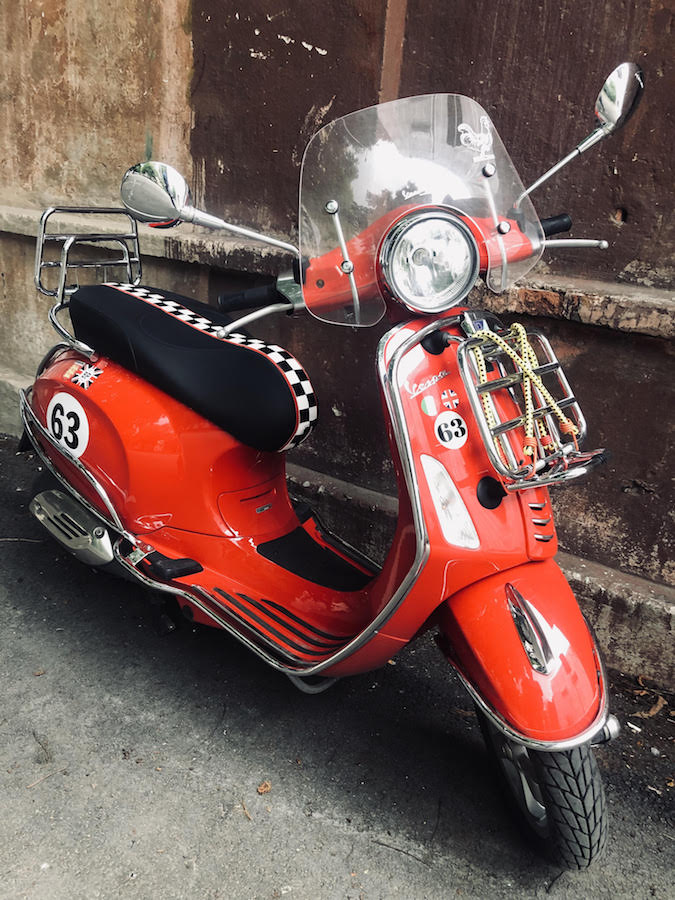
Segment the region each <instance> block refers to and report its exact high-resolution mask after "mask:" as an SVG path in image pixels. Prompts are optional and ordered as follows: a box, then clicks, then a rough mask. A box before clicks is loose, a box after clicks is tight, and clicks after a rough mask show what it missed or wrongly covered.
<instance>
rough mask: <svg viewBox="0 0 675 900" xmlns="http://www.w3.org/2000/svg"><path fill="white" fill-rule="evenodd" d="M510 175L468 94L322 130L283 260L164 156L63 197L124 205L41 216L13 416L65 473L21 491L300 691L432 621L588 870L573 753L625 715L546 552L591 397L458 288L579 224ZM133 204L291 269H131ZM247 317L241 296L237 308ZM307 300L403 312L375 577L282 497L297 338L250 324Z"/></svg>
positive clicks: (583, 806) (539, 800) (391, 361)
mask: <svg viewBox="0 0 675 900" xmlns="http://www.w3.org/2000/svg"><path fill="white" fill-rule="evenodd" d="M639 86H640V72H639V70H637V69H636V67H632V66H627V65H626V64H624V66H623V67H620V68H619V69H618V70H616V71H615V72H614V73H612V75H611V76H610V79H609V80H608V82H607V84H606V85H605V88H603V92H601V95H600V98H599V99H598V104H597V106H596V109H597V108H598V107H599V106H601V99H602V97H603V96H604V95H607V96H610V95H611V96H612V97H613V98H616V97H617V93H619V94H620V91H618V88H621V90H623V95H622V96H623V99H621V98H620V100H619V102H620V107H621V108H620V109H618V108H617V109H616V110H615V111H614V112H613V114H612V116H611V121H610V119H609V118H608V123H609V124H603V125H602V126H601V127H600V128H599V129H598V130H597V131H599V132H602V134H600V137H602V136H603V135H604V134H605V133H608V132H609V131H610V130H611V128H613V127H616V125H617V124H619V123H620V121H621V120H622V119H625V118H626V116H627V114H628V112H629V111H630V109H631V108H632V107H633V106H634V105H635V102H636V99H637V96H638V95H639ZM594 134H595V135H597V132H594ZM597 139H598V137H597V136H596V137H594V138H593V141H592V142H595V140H597ZM589 141H590V139H587V142H585V143H587V144H588V146H590V143H589ZM579 146H580V147H582V145H579ZM582 149H585V146H584V147H583V148H582ZM576 152H577V151H575V153H576ZM578 152H581V150H579V149H578ZM572 155H574V154H572ZM572 155H571V156H572ZM571 156H570V158H571ZM556 168H557V167H554V169H556ZM528 194H529V191H525V190H524V188H523V186H522V184H521V182H520V180H519V178H518V176H517V174H516V171H515V169H514V167H513V164H512V163H511V160H510V159H509V157H508V155H507V153H506V151H505V149H504V147H503V145H502V143H501V141H500V139H499V137H498V135H497V133H496V131H495V129H494V126H493V124H492V123H491V121H490V119H489V117H488V116H487V114H486V113H485V111H484V110H483V109H482V108H481V107H480V106H478V104H476V103H475V102H473V101H472V100H469V99H468V98H466V97H461V96H459V95H453V94H435V95H429V96H425V97H413V98H409V99H405V100H397V101H393V102H391V103H386V104H382V105H380V106H376V107H372V108H370V109H366V110H362V111H360V112H356V113H352V114H351V115H348V116H345V117H344V118H342V119H338V120H337V121H335V122H333V123H331V124H330V125H328V126H326V127H325V128H323V129H322V130H321V131H320V132H319V133H318V134H317V135H316V136H315V137H314V138H313V140H312V141H311V142H310V144H309V146H308V148H307V151H306V153H305V157H304V161H303V168H302V175H301V189H300V205H301V220H300V249H299V251H298V250H296V248H295V247H293V246H292V245H290V244H286V243H284V242H282V241H277V240H275V239H273V238H268V237H266V236H264V235H259V234H257V233H256V232H251V231H249V230H247V229H242V228H238V227H237V226H233V225H231V224H228V223H226V222H223V221H222V220H220V219H217V218H215V217H213V216H210V215H208V214H207V213H204V212H201V211H199V210H196V209H194V208H193V207H191V206H190V205H189V193H188V190H187V185H186V184H185V182H184V181H183V179H182V178H181V176H179V175H178V173H176V172H175V171H174V170H173V169H171V168H170V167H168V166H166V165H164V164H161V163H144V164H140V165H138V166H135V167H133V168H132V169H130V170H129V172H127V174H126V175H125V177H124V180H123V183H122V198H123V202H124V204H125V210H126V211H125V210H101V209H77V210H74V212H77V213H78V214H86V215H89V216H91V217H92V220H93V219H94V217H97V216H98V217H99V218H100V217H110V216H113V215H115V216H121V215H125V216H127V219H126V220H125V224H124V227H123V228H122V229H121V230H118V231H115V232H111V231H110V230H107V229H106V230H101V229H100V230H99V231H95V230H94V231H92V232H88V233H86V234H77V233H70V232H67V231H65V232H64V230H63V229H59V228H57V229H56V230H54V225H53V223H54V222H58V219H59V217H60V216H61V215H62V214H64V213H67V212H69V211H68V210H62V209H50V210H47V211H46V212H45V214H44V215H43V218H42V224H41V230H40V236H39V241H38V252H37V257H36V283H37V286H38V288H39V289H40V290H41V291H43V292H44V293H47V294H50V295H52V296H54V297H56V305H55V306H54V308H53V309H52V311H51V314H50V317H51V320H52V323H53V324H54V326H55V328H56V329H57V331H58V332H59V334H60V335H61V337H62V342H61V343H59V344H58V345H57V346H56V347H54V348H53V349H52V350H51V351H50V352H49V354H48V355H47V357H46V358H45V360H44V361H43V363H42V364H41V366H40V368H39V371H38V374H37V377H36V380H35V383H34V384H33V386H32V388H31V389H30V390H29V391H26V392H24V393H23V394H22V398H21V408H22V415H23V420H24V425H25V433H26V436H27V437H28V439H29V440H30V443H31V444H32V446H33V447H35V449H36V450H37V452H38V454H39V455H40V457H41V458H42V460H43V461H44V463H45V465H46V467H47V469H48V470H49V473H50V474H51V476H52V478H54V479H55V480H56V486H51V487H49V488H48V489H46V490H40V491H39V492H38V493H37V494H36V496H35V497H34V498H33V500H32V502H31V511H32V512H33V514H34V515H35V516H36V517H37V518H38V520H39V521H40V522H41V523H42V524H43V525H44V526H45V528H46V529H47V530H48V531H49V532H50V533H51V534H52V535H53V536H54V537H55V538H56V539H57V540H58V541H59V542H60V543H61V544H62V545H63V546H65V547H66V548H67V549H68V550H70V551H71V552H72V553H74V554H75V555H76V556H77V557H78V558H80V559H81V560H82V561H83V562H85V563H87V564H88V565H94V566H99V567H102V568H108V569H112V570H113V571H115V572H117V573H118V574H121V575H123V576H124V577H127V578H132V579H135V580H137V581H139V582H141V583H142V584H145V585H147V586H149V587H152V588H154V589H156V590H157V591H159V592H162V593H163V594H164V595H166V596H167V597H168V598H172V599H173V598H175V599H177V601H178V604H179V605H180V607H181V609H182V611H183V613H184V614H185V615H186V616H187V617H188V618H190V619H191V620H194V621H197V622H200V623H204V624H208V625H213V626H216V627H219V628H223V629H224V630H226V631H228V632H229V633H230V634H233V635H234V636H236V637H237V638H238V639H239V640H240V641H242V642H243V643H244V644H246V645H247V646H248V647H249V648H251V649H252V650H253V651H255V652H256V653H257V654H258V655H259V656H261V657H262V658H263V659H265V660H266V661H267V662H268V663H269V664H270V665H272V666H273V667H274V668H276V669H278V670H279V671H281V672H283V673H285V674H286V675H288V677H289V678H290V679H291V680H292V681H293V683H294V684H295V685H296V686H298V687H300V688H302V689H303V690H307V691H310V692H318V691H320V690H323V689H325V688H326V687H328V686H330V685H331V684H332V683H333V682H334V681H335V679H337V678H341V677H343V676H346V675H351V674H356V673H359V672H364V671H367V670H370V669H373V668H376V667H378V666H381V665H383V664H385V663H386V662H387V660H389V659H390V658H391V657H392V656H394V655H395V654H396V653H397V652H398V651H399V650H400V649H401V648H402V647H404V646H406V644H408V643H409V642H410V641H411V640H412V639H413V638H415V637H416V636H418V635H419V634H420V633H423V632H425V631H427V630H429V629H435V630H436V631H437V635H438V643H439V645H440V647H441V649H442V650H443V652H444V654H445V655H446V657H447V658H448V660H449V661H450V663H451V664H452V666H453V667H454V669H455V670H456V671H457V673H458V674H459V677H460V678H461V680H462V682H463V683H464V684H465V686H466V688H467V689H468V691H469V693H470V694H471V696H472V697H473V699H474V701H475V703H476V706H477V709H478V713H479V717H480V720H481V723H482V727H483V730H484V734H485V737H486V741H487V745H488V748H489V749H490V751H491V753H492V754H493V755H494V757H495V758H496V760H497V762H498V764H499V771H500V772H501V775H502V777H503V779H504V782H505V784H506V785H507V786H508V788H509V789H510V791H511V794H512V797H513V799H514V801H515V803H516V806H517V808H518V810H519V814H520V815H521V817H522V818H523V820H524V821H525V823H526V824H527V825H528V827H529V829H530V832H531V835H532V837H533V839H534V840H535V842H537V843H538V844H539V845H540V847H541V849H542V850H544V851H545V852H547V853H549V854H552V855H553V856H554V857H555V858H556V859H557V860H558V861H559V862H562V863H563V864H565V865H568V866H571V867H583V866H587V865H589V864H590V862H591V861H592V860H593V859H594V858H595V857H596V856H597V855H598V854H599V853H600V852H601V850H602V848H603V845H604V843H605V840H606V812H605V801H604V795H603V791H602V784H601V781H600V777H599V774H598V771H597V768H596V766H595V763H594V760H593V756H592V751H591V744H592V743H594V742H600V741H605V740H607V739H609V738H610V737H612V736H614V734H615V733H616V730H617V723H616V720H615V719H614V718H613V717H612V716H609V715H608V709H607V693H606V685H605V680H604V676H603V671H602V664H601V662H600V658H599V655H598V651H597V648H596V646H595V644H594V641H593V638H592V636H591V634H590V632H589V629H588V627H587V625H586V622H585V620H584V618H583V616H582V614H581V612H580V610H579V608H578V606H577V603H576V600H575V598H574V596H573V594H572V592H571V590H570V588H569V586H568V584H567V582H566V580H565V578H564V577H563V575H562V574H561V572H560V570H559V569H558V567H557V565H556V563H555V562H554V560H553V557H554V555H555V552H556V549H557V541H556V533H555V529H554V525H553V519H552V512H551V506H550V501H549V495H548V487H549V486H550V485H556V484H563V483H566V482H568V481H570V480H572V479H576V478H577V477H579V476H581V475H583V474H585V473H586V472H587V471H588V470H589V469H590V468H592V467H593V466H594V465H596V464H597V463H599V462H601V461H602V459H603V452H602V451H594V452H584V451H582V450H581V449H580V446H581V444H582V441H583V438H584V435H585V423H584V420H583V416H582V414H581V411H580V409H579V406H578V404H577V402H576V400H575V398H574V395H573V394H572V391H571V389H570V387H569V384H568V383H567V380H566V378H565V375H564V373H563V371H562V368H561V366H560V363H559V362H558V360H557V359H556V357H555V355H554V353H553V351H552V349H551V347H550V345H549V343H548V342H547V341H546V339H545V338H544V337H543V336H542V335H540V334H538V333H536V332H532V331H527V330H526V329H525V328H524V327H522V326H520V325H514V326H512V327H511V328H508V329H507V328H504V327H503V326H502V325H501V323H500V322H499V321H498V320H497V319H496V318H495V317H494V316H492V315H491V314H489V313H486V312H481V311H475V310H471V309H469V308H467V307H466V305H465V304H464V301H465V299H466V297H467V295H468V293H469V291H470V290H471V287H472V286H473V284H474V282H475V280H476V278H477V277H478V276H479V275H480V276H481V277H483V278H485V279H486V281H487V284H488V286H489V287H490V288H492V289H493V290H503V289H504V288H505V287H506V286H507V285H508V284H510V283H511V282H512V281H513V280H514V279H515V278H517V277H520V276H522V275H523V274H524V273H525V272H526V271H527V270H529V269H530V268H531V267H532V266H533V265H534V264H535V262H536V261H537V260H538V258H539V256H540V255H541V253H542V251H543V249H544V247H545V244H546V239H545V235H546V233H547V232H548V233H549V234H550V233H554V232H555V231H558V230H564V229H565V228H567V227H569V220H568V218H567V217H564V216H563V217H554V219H552V220H545V221H544V223H543V227H542V223H541V222H540V220H539V218H538V217H537V214H536V213H535V211H534V208H533V207H532V204H531V202H530V199H529V196H528ZM70 212H73V210H70ZM136 220H141V221H145V222H150V223H151V224H153V225H155V226H164V227H166V226H169V225H173V224H177V223H178V222H181V221H187V222H195V223H197V224H199V225H204V226H207V227H212V228H224V229H227V230H229V231H234V232H235V233H239V234H243V235H245V236H249V237H256V238H259V239H261V240H265V241H267V242H268V243H272V244H274V245H276V246H279V247H281V249H284V250H288V251H289V252H290V253H292V254H294V256H295V257H296V263H297V265H296V278H295V279H293V278H289V277H285V278H282V279H279V280H278V282H277V284H276V286H274V287H273V288H270V289H267V288H265V289H263V290H262V291H260V290H258V289H256V290H254V291H253V292H244V294H242V295H237V296H236V297H229V298H225V299H224V300H223V301H222V303H221V306H222V309H220V310H217V309H215V308H213V307H211V306H208V305H206V304H204V303H200V302H198V301H196V300H192V299H189V298H186V297H183V296H180V295H178V294H175V293H172V292H170V291H166V290H156V289H155V288H152V287H142V286H140V281H141V267H140V255H139V251H138V235H137V229H136ZM570 243H578V242H570ZM588 243H594V244H595V245H597V244H598V242H588ZM52 248H56V251H57V252H56V255H54V253H53V251H52ZM92 248H94V249H95V248H99V250H103V251H104V252H102V254H101V255H100V258H97V259H94V260H92ZM83 250H84V251H85V252H84V255H83V256H78V253H80V252H81V251H83ZM83 266H85V267H87V268H88V269H92V268H94V269H96V268H97V267H98V268H100V269H102V268H103V267H105V268H106V269H107V270H109V269H110V268H111V267H114V266H120V267H121V270H122V273H123V274H122V280H121V281H116V282H106V283H97V284H93V285H89V286H85V287H78V286H77V285H75V284H71V280H72V273H73V272H74V270H76V269H78V268H80V267H83ZM50 271H51V272H52V273H53V274H55V275H56V276H57V279H58V281H57V283H56V284H55V285H54V284H52V285H51V286H50V285H49V284H48V279H49V273H50ZM270 301H272V302H271V303H270ZM65 308H67V309H68V311H69V314H70V319H71V323H72V333H71V331H69V330H67V329H66V328H65V327H64V326H63V324H62V323H61V321H60V319H59V314H60V313H61V311H62V310H63V309H65ZM241 309H253V311H251V312H249V313H248V314H247V315H244V316H242V317H240V318H238V319H236V320H234V321H232V319H231V317H230V316H231V313H232V312H234V311H237V310H241ZM302 309H307V310H308V311H309V312H310V313H312V314H313V315H314V316H316V317H318V318H320V319H323V320H324V321H327V322H331V323H333V324H340V325H349V326H354V327H359V326H371V325H374V324H376V323H377V322H378V321H379V320H380V319H381V318H382V316H383V315H384V314H385V313H386V314H388V315H389V316H390V318H391V320H392V322H393V323H395V324H393V327H392V328H391V329H390V330H389V331H388V332H387V333H386V334H385V335H384V337H383V338H382V340H381V342H380V346H379V350H378V359H377V374H378V377H379V384H380V390H381V394H382V398H383V403H384V408H385V415H386V421H387V427H388V430H389V436H390V442H391V450H392V455H393V459H394V463H395V466H396V470H397V475H398V488H399V507H400V508H399V519H398V525H397V529H396V533H395V536H394V539H393V543H392V546H391V548H390V551H389V553H388V555H387V557H386V560H385V562H384V564H383V566H382V567H381V568H379V567H377V566H376V565H374V564H373V563H372V562H370V561H369V560H368V559H366V558H365V557H364V556H362V555H361V554H360V553H359V552H358V551H356V550H355V549H354V548H353V547H351V546H349V545H347V544H346V543H344V542H343V541H341V540H340V539H338V538H337V537H336V536H335V535H333V534H331V533H329V532H328V531H327V530H326V529H325V528H324V527H323V526H322V525H321V523H320V521H319V520H318V519H317V518H316V516H315V515H314V514H313V513H312V512H311V511H310V510H308V509H302V508H299V507H298V506H297V505H294V504H293V502H292V501H291V500H290V498H289V495H288V492H287V487H286V479H285V456H284V453H285V451H286V450H289V449H291V448H293V447H295V446H297V445H298V444H299V443H300V442H301V441H302V440H305V439H306V438H307V437H308V436H309V434H310V433H311V430H312V427H313V425H314V423H315V422H316V419H317V409H318V407H317V402H316V398H315V395H314V392H313V389H312V386H311V382H310V380H309V377H308V375H307V373H306V372H305V370H304V368H303V367H302V366H301V365H300V363H299V362H298V361H297V360H296V359H295V358H294V357H293V356H292V355H291V354H290V353H288V352H287V351H285V350H283V349H282V348H281V347H278V346H275V345H268V344H265V343H264V342H262V341H260V340H257V339H256V338H254V337H251V336H250V334H249V333H248V331H247V330H245V329H246V328H247V327H248V326H249V325H250V324H251V323H252V322H254V321H255V320H256V319H257V318H260V317H261V316H262V315H268V314H270V313H276V312H284V313H289V312H291V313H295V312H300V311H301V310H302ZM349 333H350V332H346V334H347V336H348V335H349Z"/></svg>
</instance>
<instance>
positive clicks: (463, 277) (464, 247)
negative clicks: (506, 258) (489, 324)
mask: <svg viewBox="0 0 675 900" xmlns="http://www.w3.org/2000/svg"><path fill="white" fill-rule="evenodd" d="M479 262H480V256H479V253H478V246H477V244H476V240H475V238H474V236H473V235H472V233H471V231H470V229H469V227H468V226H467V225H465V224H464V222H463V221H462V220H461V219H460V218H458V217H457V216H455V215H453V214H452V213H450V212H444V211H441V210H429V209H426V210H418V211H417V212H414V213H412V214H411V215H408V216H405V217H404V218H403V219H401V220H400V221H399V222H398V223H397V224H396V225H395V226H394V227H393V228H392V230H391V231H390V232H389V234H387V235H386V237H385V239H384V241H383V243H382V248H381V250H380V258H379V264H380V265H379V268H380V272H381V275H382V278H383V280H384V282H385V284H386V286H387V288H388V289H389V290H390V291H391V293H392V294H393V295H394V296H395V297H396V298H397V299H398V300H400V301H401V303H404V304H405V305H406V306H407V307H408V308H409V309H411V310H414V311H415V312H421V313H434V312H441V311H442V310H444V309H447V308H448V307H449V306H452V305H453V304H454V303H457V302H458V301H459V300H461V299H462V298H463V297H465V296H466V295H467V294H468V293H469V291H470V290H471V288H472V286H473V283H474V281H475V280H476V277H477V275H478V269H479Z"/></svg>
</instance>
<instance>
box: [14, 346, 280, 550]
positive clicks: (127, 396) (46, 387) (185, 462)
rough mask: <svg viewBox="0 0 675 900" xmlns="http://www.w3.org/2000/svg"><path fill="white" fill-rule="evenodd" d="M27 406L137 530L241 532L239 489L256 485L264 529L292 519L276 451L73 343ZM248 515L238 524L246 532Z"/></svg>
mask: <svg viewBox="0 0 675 900" xmlns="http://www.w3.org/2000/svg"><path fill="white" fill-rule="evenodd" d="M31 405H32V407H33V410H34V412H35V413H36V414H37V416H38V418H39V419H40V421H41V422H42V423H43V424H45V425H46V427H47V429H48V430H49V431H50V432H51V433H52V434H53V435H54V436H55V437H57V438H60V439H61V440H62V442H64V443H65V446H66V448H67V449H69V450H70V451H71V452H74V453H75V455H77V456H78V458H79V461H80V462H81V463H82V464H83V465H84V466H85V467H86V468H87V469H88V470H89V471H90V472H91V473H92V474H93V475H94V476H95V477H96V479H97V480H98V481H99V482H100V483H101V484H102V485H103V487H104V489H105V490H106V492H107V493H108V495H109V497H110V498H111V500H112V502H113V505H114V506H115V508H116V509H117V511H118V513H119V515H120V517H121V519H122V521H123V522H124V524H125V527H126V528H127V529H128V530H129V531H131V532H133V533H135V534H141V533H144V532H146V533H147V532H150V531H153V530H155V529H158V528H162V527H165V526H171V527H172V528H179V529H184V530H187V531H193V532H198V533H203V534H221V535H223V534H224V535H227V536H232V535H233V534H236V533H237V532H238V531H239V521H238V519H239V515H240V510H241V509H242V508H243V507H242V504H241V497H242V496H245V497H247V496H249V495H255V494H256V493H261V492H262V491H263V488H261V486H265V487H264V490H265V491H267V492H268V494H269V495H270V496H271V497H273V503H272V504H271V506H270V508H268V509H266V511H265V512H266V515H265V528H264V531H265V534H266V536H267V537H274V536H275V535H276V534H282V533H284V532H285V531H286V530H288V528H289V527H294V525H295V524H297V520H296V519H295V516H294V514H293V512H292V510H291V508H290V505H289V503H288V499H287V494H286V490H285V478H284V460H283V455H282V454H278V453H265V452H262V451H258V450H254V449H252V448H250V447H246V446H244V445H243V444H240V443H239V442H238V441H236V440H235V439H234V438H232V437H231V436H230V435H228V434H226V433H225V432H224V431H222V430H221V429H219V428H218V427H216V426H215V425H213V424H211V423H210V422H208V421H207V420H205V419H203V418H202V417H201V416H199V415H197V413H195V412H193V411H192V410H191V409H189V408H188V407H186V406H184V405H183V404H181V403H179V402H178V401H176V400H174V399H173V398H171V397H169V396H168V395H167V394H164V393H163V392H162V391H160V390H158V389H157V388H154V387H153V386H152V385H149V384H148V383H147V382H145V381H143V380H142V379H140V378H138V377H137V376H135V375H133V374H131V373H130V372H128V371H127V370H126V369H123V368H122V367H120V366H118V365H116V364H114V363H112V362H110V361H108V360H106V359H103V358H101V359H97V360H95V361H94V362H93V363H90V362H88V361H87V360H83V359H82V358H81V357H80V356H79V355H78V354H76V353H74V352H72V351H65V352H63V353H61V354H59V355H58V356H57V357H55V359H54V360H53V361H52V362H51V363H50V364H49V366H48V367H47V368H46V369H45V371H44V372H42V373H41V374H40V376H39V377H38V379H37V380H36V382H35V385H34V387H33V393H32V398H31ZM48 452H49V455H50V457H51V458H52V460H53V462H54V464H55V465H56V466H57V468H59V469H60V470H62V471H63V472H64V474H66V477H67V478H68V479H69V480H70V481H71V482H72V483H73V484H74V486H75V487H76V488H78V489H79V490H80V491H81V492H82V493H83V494H85V496H87V498H88V499H89V500H90V501H91V502H92V503H93V504H94V505H95V506H97V507H99V508H100V507H101V504H100V501H99V500H98V499H97V497H96V496H95V495H94V496H92V492H91V489H90V488H89V486H88V485H87V483H86V482H85V481H84V480H83V479H82V478H81V476H78V474H77V473H76V472H74V471H73V469H72V467H71V466H70V465H69V463H68V462H67V461H64V459H63V458H62V457H61V456H60V455H59V454H57V453H56V452H55V451H54V450H53V449H51V448H50V449H49V451H48ZM275 486H278V489H276V490H275ZM242 491H243V492H244V494H243V495H242ZM247 491H248V493H246V492H247ZM229 498H232V500H231V501H230V500H229ZM266 505H268V504H266ZM249 519H250V517H247V518H246V522H245V523H244V524H243V526H242V527H243V529H244V533H247V534H248V533H250V532H251V529H252V525H251V522H250V521H249Z"/></svg>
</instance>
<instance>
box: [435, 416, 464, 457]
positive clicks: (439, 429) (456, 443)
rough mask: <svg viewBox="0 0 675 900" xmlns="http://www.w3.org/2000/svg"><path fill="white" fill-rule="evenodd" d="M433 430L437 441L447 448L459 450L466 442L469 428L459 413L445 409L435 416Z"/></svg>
mask: <svg viewBox="0 0 675 900" xmlns="http://www.w3.org/2000/svg"><path fill="white" fill-rule="evenodd" d="M434 431H435V432H436V438H437V439H438V441H439V443H441V444H442V445H443V446H444V447H447V448H448V449H449V450H459V448H460V447H463V446H464V444H465V443H466V439H467V436H468V434H469V430H468V428H467V427H466V422H465V421H464V419H463V418H462V417H461V416H460V415H459V413H456V412H453V411H451V410H447V411H446V412H442V413H441V414H440V416H437V418H436V421H435V422H434Z"/></svg>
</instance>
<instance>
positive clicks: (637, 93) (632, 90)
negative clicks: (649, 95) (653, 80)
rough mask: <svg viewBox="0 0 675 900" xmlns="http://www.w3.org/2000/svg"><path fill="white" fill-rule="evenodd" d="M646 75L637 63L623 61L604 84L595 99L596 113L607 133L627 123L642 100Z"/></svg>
mask: <svg viewBox="0 0 675 900" xmlns="http://www.w3.org/2000/svg"><path fill="white" fill-rule="evenodd" d="M643 87H644V76H643V74H642V71H641V70H640V68H639V67H638V66H636V65H635V63H621V65H620V66H617V67H616V69H614V71H613V72H612V74H611V75H610V76H609V77H608V78H607V81H605V83H604V84H603V86H602V90H601V91H600V93H599V94H598V99H597V100H596V101H595V115H596V116H597V117H598V119H599V120H600V122H601V123H602V124H601V127H602V128H603V129H604V131H605V132H606V134H611V133H612V132H613V131H616V130H617V128H621V126H622V125H625V124H626V122H627V121H628V119H629V118H630V117H631V115H632V114H633V113H634V112H635V109H636V107H637V105H638V103H639V102H640V97H641V96H642V89H643Z"/></svg>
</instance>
